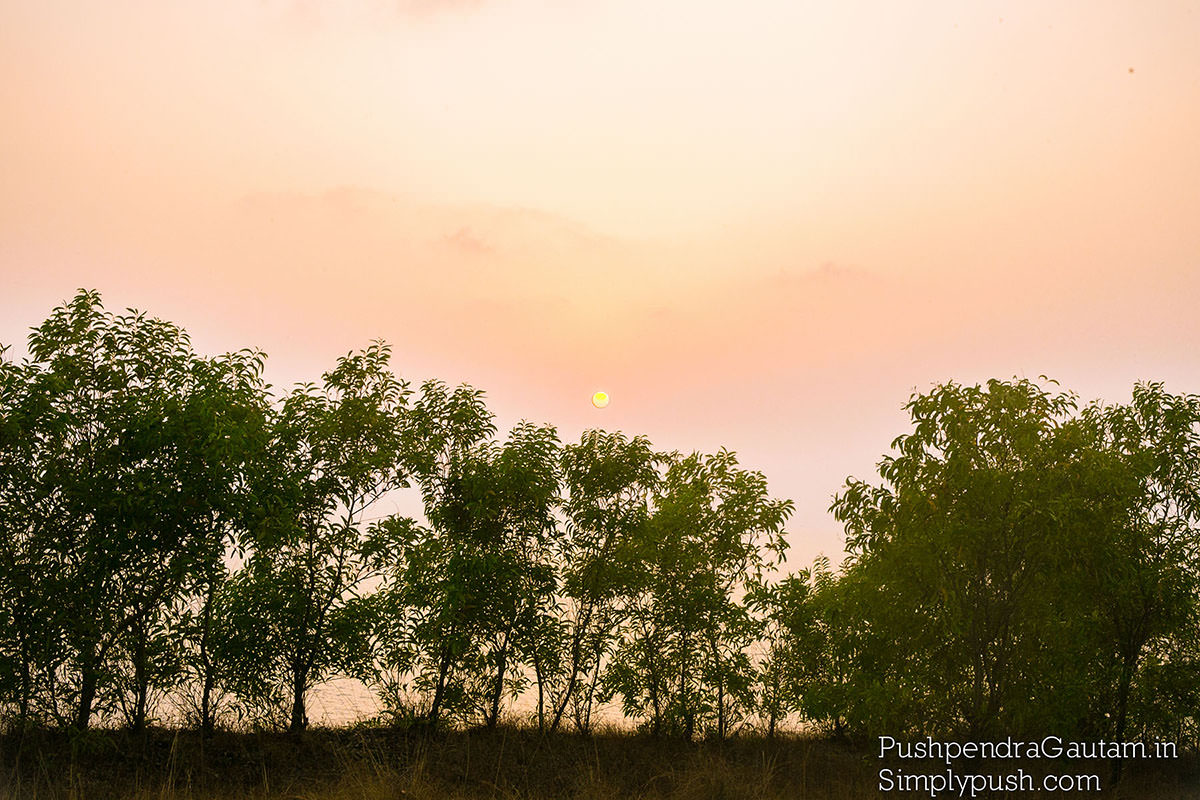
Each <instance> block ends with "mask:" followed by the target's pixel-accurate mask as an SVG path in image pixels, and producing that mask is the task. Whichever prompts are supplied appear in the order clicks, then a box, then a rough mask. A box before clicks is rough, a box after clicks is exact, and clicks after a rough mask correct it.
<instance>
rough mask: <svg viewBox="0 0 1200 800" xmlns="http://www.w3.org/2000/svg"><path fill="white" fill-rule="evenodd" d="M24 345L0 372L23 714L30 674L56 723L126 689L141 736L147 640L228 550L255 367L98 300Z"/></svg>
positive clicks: (256, 362)
mask: <svg viewBox="0 0 1200 800" xmlns="http://www.w3.org/2000/svg"><path fill="white" fill-rule="evenodd" d="M29 350H30V354H31V358H30V360H29V361H28V362H27V363H26V364H25V365H24V366H23V367H22V368H21V369H19V370H15V371H14V369H13V368H11V367H10V368H8V369H6V370H5V372H6V376H5V383H6V394H7V397H6V400H5V408H4V414H5V420H4V425H3V427H4V430H5V431H6V433H5V436H6V438H10V439H12V440H13V441H15V442H17V444H16V446H15V447H14V448H12V449H11V450H9V448H7V447H6V448H5V449H6V451H8V452H10V453H11V454H13V455H15V456H16V457H17V458H18V459H19V460H20V463H21V464H22V469H24V470H25V471H24V472H23V473H22V474H21V475H16V474H15V473H14V472H12V471H8V472H7V474H6V476H5V482H6V484H7V488H6V489H5V492H6V493H7V494H9V496H10V497H13V498H14V499H15V500H16V501H17V502H16V505H17V507H19V508H20V510H19V511H17V512H15V514H14V516H13V517H12V518H11V522H12V524H14V528H13V529H11V530H10V531H7V532H6V533H7V534H8V535H7V536H6V538H7V539H8V540H9V542H10V543H11V544H10V545H8V548H7V551H6V555H9V556H10V557H11V560H10V561H9V563H8V566H7V571H8V572H9V574H10V575H14V576H16V580H15V582H14V583H13V584H11V586H12V587H13V591H12V592H10V593H6V594H9V595H10V596H12V597H13V599H14V604H10V605H9V608H8V610H7V615H8V616H11V617H12V618H13V621H14V623H15V629H16V630H18V631H19V633H18V634H17V637H18V639H19V640H20V643H19V644H18V652H19V653H20V652H21V651H22V650H24V651H25V652H24V653H23V654H20V655H18V657H17V659H16V661H17V662H18V665H19V668H18V671H19V672H20V673H21V678H20V679H19V682H20V683H21V684H22V688H21V690H20V694H21V697H22V700H21V701H20V704H21V706H22V714H24V713H26V712H27V709H28V702H29V699H30V697H31V694H32V693H33V682H34V676H33V675H32V674H31V672H32V670H30V669H29V667H33V666H35V665H36V666H38V667H40V670H41V671H42V672H43V675H42V684H41V694H42V705H43V706H44V707H45V708H46V709H47V710H48V714H49V715H50V716H51V717H54V718H58V719H64V718H66V717H67V713H66V707H67V706H68V705H71V706H73V707H74V710H73V712H72V713H70V718H71V721H72V722H73V723H74V724H75V725H76V726H77V727H80V728H84V727H87V726H88V724H89V722H90V721H91V718H92V716H93V713H94V711H95V710H96V709H97V707H99V708H101V709H104V710H108V709H111V708H112V707H114V706H115V705H117V704H118V702H119V701H120V700H121V699H122V697H123V695H122V693H121V686H122V684H124V686H125V688H127V689H128V691H129V694H130V695H131V697H129V698H127V699H128V700H129V702H127V703H125V706H126V708H127V709H128V710H129V714H128V716H129V719H130V722H131V723H132V724H133V726H134V727H135V728H140V727H142V726H143V725H144V724H145V721H146V713H147V707H146V706H147V698H148V696H149V692H150V685H151V683H152V682H153V681H154V679H155V676H154V674H153V672H154V671H153V670H152V668H151V649H152V648H151V646H150V640H149V636H148V634H149V632H150V631H151V630H152V629H158V628H159V627H161V626H163V625H167V624H169V622H168V621H169V620H170V619H171V618H172V615H173V613H174V609H176V608H178V604H179V600H180V598H181V596H183V595H184V594H186V592H187V591H188V590H189V588H190V586H191V580H192V576H194V575H195V574H197V573H198V572H200V571H202V569H203V566H204V565H205V564H209V563H212V562H213V561H214V560H216V559H219V558H220V556H221V555H222V554H223V552H224V545H225V541H226V530H227V529H226V525H225V522H224V521H225V520H226V519H227V518H229V517H230V516H231V515H232V513H233V512H232V509H233V508H234V506H235V505H236V504H237V502H238V500H239V498H240V493H239V491H238V487H239V483H240V481H241V479H242V477H243V476H244V474H245V472H246V470H247V468H248V464H247V459H246V453H245V452H244V450H243V449H242V448H241V446H240V444H241V442H242V441H243V439H244V435H243V431H244V430H245V429H246V428H248V427H253V426H254V425H256V424H258V423H259V422H261V415H260V411H261V398H262V393H263V390H264V387H263V385H262V383H261V377H260V376H261V368H262V357H261V355H260V354H258V353H255V352H250V351H243V352H241V353H235V354H228V355H225V356H222V357H219V358H215V359H204V358H200V357H198V356H196V355H195V354H194V353H193V351H192V349H191V346H190V343H189V341H188V338H187V335H186V334H185V333H184V332H183V331H182V330H181V329H179V328H177V327H176V326H174V325H172V324H170V323H167V322H163V321H161V320H157V319H153V318H149V317H147V316H145V315H144V314H140V313H137V312H133V311H131V312H130V313H129V314H127V315H121V316H117V315H113V314H111V313H109V312H106V311H104V309H103V307H102V305H101V301H100V296H99V295H98V294H96V293H95V292H80V293H79V294H78V295H77V296H76V297H75V298H74V300H72V301H71V302H70V303H69V304H68V305H66V306H63V307H60V308H57V309H55V310H54V311H53V313H52V314H51V316H50V318H49V319H47V320H46V321H45V322H44V323H43V324H42V325H41V326H39V327H38V328H36V329H35V330H34V331H33V332H32V333H31V335H30V337H29ZM14 386H15V388H14ZM22 476H23V477H22ZM31 614H32V615H36V617H37V620H36V621H33V620H30V619H27V617H29V615H31ZM123 674H124V675H127V676H128V680H125V681H119V680H118V677H119V676H120V675H123Z"/></svg>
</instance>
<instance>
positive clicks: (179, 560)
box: [0, 291, 1200, 741]
mask: <svg viewBox="0 0 1200 800" xmlns="http://www.w3.org/2000/svg"><path fill="white" fill-rule="evenodd" d="M263 364H264V356H263V354H262V353H260V352H257V351H252V350H244V351H240V352H237V353H230V354H225V355H222V356H217V357H204V356H201V355H199V354H197V353H196V352H195V351H194V350H193V348H192V346H191V344H190V342H189V340H188V337H187V334H186V333H185V332H184V331H183V330H181V329H180V328H178V327H176V326H175V325H172V324H171V323H168V322H164V321H161V320H157V319H154V318H151V317H148V316H146V315H145V314H142V313H137V312H133V311H130V312H128V313H126V314H121V315H118V314H113V313H111V312H108V311H106V310H105V309H104V308H103V305H102V303H101V299H100V297H99V295H98V294H96V293H95V292H87V291H81V292H80V293H79V294H78V295H76V296H75V297H74V299H72V300H71V301H70V302H69V303H67V304H65V305H64V306H62V307H60V308H57V309H55V310H54V311H53V312H52V313H51V315H50V317H49V318H48V319H47V320H46V321H45V322H44V323H42V324H41V325H40V326H38V327H37V328H35V329H34V330H33V331H32V333H31V334H30V336H29V357H28V358H26V359H24V360H22V361H21V362H16V361H13V360H11V359H7V358H0V725H4V726H6V727H9V728H22V727H25V726H32V725H58V726H66V727H74V728H77V729H82V728H86V727H88V726H89V725H92V724H95V723H96V722H97V721H103V722H104V723H106V724H108V723H113V722H117V723H121V724H126V725H128V726H129V727H131V728H132V729H134V730H142V729H144V728H145V727H146V726H147V725H148V724H151V723H153V722H155V721H158V719H159V718H158V715H159V714H161V713H163V712H162V709H164V708H165V707H166V706H165V705H164V701H167V702H168V703H169V704H170V706H171V707H172V708H175V709H181V710H182V711H183V714H184V719H185V724H188V725H193V726H195V727H198V728H200V729H201V730H204V731H208V732H211V731H212V730H213V729H214V727H215V726H217V725H219V724H222V723H223V722H230V721H233V720H241V723H242V724H250V725H262V726H270V727H277V728H287V729H289V730H292V731H301V730H303V729H304V728H305V727H306V726H307V725H308V723H309V717H308V708H307V705H306V704H307V701H308V700H309V698H310V696H311V693H312V691H313V689H314V688H316V687H318V686H320V685H321V684H322V683H324V682H326V681H328V680H330V679H331V678H334V677H337V676H349V677H354V678H357V679H360V680H362V681H363V682H364V683H365V684H366V685H367V686H368V687H370V688H371V690H372V691H374V693H375V694H376V695H377V697H378V698H379V700H380V706H381V708H382V709H383V711H382V714H383V715H384V717H385V718H388V719H390V720H391V721H393V722H395V723H397V724H407V725H425V726H437V725H448V724H472V725H474V724H479V725H486V726H495V725H497V724H498V723H499V722H500V721H501V719H502V718H503V717H505V715H509V714H512V713H515V712H514V704H515V703H516V702H517V700H518V699H521V703H520V707H521V708H522V709H524V711H523V712H522V713H524V714H525V715H526V716H527V718H528V719H529V720H530V722H531V723H533V724H535V725H536V726H537V727H538V728H539V729H541V730H543V731H547V732H549V731H555V730H560V729H566V728H570V729H573V730H577V731H581V732H588V731H590V730H592V729H593V727H594V725H595V724H596V715H597V709H598V708H600V707H601V706H602V705H604V704H609V703H616V704H619V706H620V708H621V709H622V711H623V713H624V715H625V716H626V718H627V719H629V720H630V721H631V722H633V723H634V724H636V725H637V726H639V727H640V728H642V729H644V730H646V731H649V732H652V733H655V734H660V735H673V736H683V737H688V738H691V737H695V736H712V737H727V736H731V735H736V734H738V733H739V732H742V731H745V730H747V729H761V730H763V731H765V732H766V733H768V734H770V735H773V734H774V733H775V731H776V729H777V728H778V726H780V725H781V724H783V723H784V722H785V721H791V722H795V721H797V720H800V721H803V722H804V723H806V724H809V725H815V726H818V727H820V728H822V729H824V730H827V731H829V732H831V733H835V734H838V735H844V736H852V737H853V736H868V735H875V734H879V733H886V734H889V735H894V736H895V735H899V734H904V733H920V734H930V735H933V734H948V733H969V734H970V735H972V736H976V737H987V736H1002V735H1019V734H1021V733H1033V734H1037V733H1041V734H1045V733H1048V732H1053V733H1056V734H1060V735H1077V736H1094V737H1100V736H1105V737H1109V738H1116V739H1122V738H1133V737H1138V736H1159V737H1171V738H1174V739H1175V740H1177V741H1195V737H1196V733H1197V722H1198V720H1200V536H1198V535H1197V531H1198V530H1200V525H1198V523H1200V458H1198V456H1200V398H1198V397H1196V396H1194V395H1172V394H1168V393H1167V392H1165V390H1164V389H1163V387H1162V386H1161V385H1158V384H1139V385H1138V386H1137V387H1135V389H1134V394H1133V400H1132V402H1131V403H1130V404H1128V405H1104V404H1100V403H1093V404H1089V405H1086V406H1082V407H1081V406H1080V405H1079V403H1078V401H1077V400H1076V398H1075V397H1074V395H1072V394H1070V393H1064V392H1058V391H1057V389H1056V388H1053V384H1052V382H1048V381H1043V382H1042V383H1035V382H1031V381H1027V380H1024V379H1021V380H1012V381H990V382H988V384H987V385H986V386H974V387H968V386H961V385H958V384H954V383H948V384H945V385H942V386H938V387H936V388H935V389H933V390H932V391H930V392H929V393H926V394H920V395H914V396H913V397H912V398H911V399H910V401H909V403H908V405H907V409H908V411H909V412H910V415H911V417H912V422H913V429H912V431H911V432H910V433H908V434H905V435H902V436H900V437H899V438H897V439H896V440H895V441H894V442H893V443H892V454H890V455H887V456H885V457H884V458H883V460H882V461H881V462H880V465H879V478H880V483H878V484H874V483H869V482H866V481H860V480H855V479H850V480H848V481H847V483H846V485H845V487H844V488H843V490H842V491H841V492H840V493H839V494H838V495H837V496H836V498H835V499H834V502H833V505H832V508H831V510H832V512H833V514H834V516H835V517H836V518H837V519H838V520H839V521H841V522H842V523H843V524H844V525H845V529H846V536H847V539H846V542H847V544H846V549H847V551H848V553H849V556H848V558H847V559H846V560H845V561H844V563H842V564H841V565H839V567H838V568H836V569H834V568H833V567H832V566H831V565H830V563H829V562H828V560H826V559H819V560H818V561H817V562H816V563H815V564H813V565H812V566H811V567H809V568H807V569H802V570H799V571H797V572H793V573H791V574H786V573H785V567H786V564H785V560H784V558H785V552H786V547H787V542H786V538H785V531H784V528H785V525H786V522H787V520H788V519H789V517H790V515H791V513H792V511H793V506H792V503H791V502H790V501H787V500H779V499H775V498H772V497H771V496H770V493H769V491H768V488H767V482H766V479H765V477H764V476H763V475H762V474H761V473H758V472H755V471H752V470H747V469H744V468H742V467H741V466H740V465H739V464H738V461H737V459H736V457H735V456H734V454H733V453H731V452H729V451H726V450H722V451H720V452H718V453H715V454H702V453H691V454H682V453H679V452H670V453H664V452H659V451H657V450H655V449H654V448H653V446H652V445H651V444H650V442H649V441H648V440H647V439H646V438H645V437H641V436H633V437H629V436H626V435H624V434H621V433H610V432H605V431H599V430H593V431H588V432H586V433H584V434H583V435H582V437H581V438H580V439H579V441H578V442H571V443H564V442H561V441H560V440H559V438H558V435H557V433H556V431H555V429H554V428H553V427H551V426H548V425H535V424H531V423H527V422H522V423H521V424H519V425H517V426H516V427H515V428H513V429H512V430H511V431H509V432H508V433H507V435H505V436H503V437H502V436H500V435H499V432H498V431H497V428H496V425H495V422H494V418H493V416H492V414H491V413H490V412H489V410H488V409H487V406H486V404H485V402H484V398H483V394H482V392H480V391H478V390H476V389H473V388H471V387H469V386H465V385H464V386H459V387H457V388H451V387H448V386H446V385H445V384H443V383H441V382H439V381H433V380H431V381H427V382H425V383H423V384H422V385H421V386H420V387H419V388H417V389H414V388H413V387H411V386H410V385H409V384H408V383H407V382H406V381H404V380H402V379H400V378H398V377H397V376H396V375H395V374H394V373H393V372H392V369H391V365H390V351H389V349H388V347H387V346H386V345H385V344H383V343H381V342H376V343H372V344H371V345H370V346H368V347H367V348H365V349H363V350H361V351H357V352H352V353H349V354H348V355H346V356H344V357H342V358H340V359H338V361H337V363H336V364H335V365H334V366H333V368H332V369H331V370H330V371H328V372H326V373H325V374H324V375H323V376H322V377H321V379H320V381H319V382H315V383H310V384H302V385H298V386H296V387H294V388H293V389H291V390H290V391H289V392H287V393H284V394H282V395H280V396H276V395H275V394H274V393H273V392H272V391H271V388H270V387H269V386H268V385H267V384H266V383H265V381H264V378H263ZM1042 384H1048V385H1049V386H1050V387H1051V388H1047V387H1045V386H1043V385H1042ZM404 489H410V490H411V489H415V490H417V491H419V492H420V495H421V498H422V502H423V507H424V515H423V518H422V519H412V518H408V517H404V516H401V515H398V514H396V515H388V516H382V517H376V516H374V512H375V509H377V508H378V506H379V503H378V502H377V501H379V500H381V499H382V498H385V497H386V496H388V494H389V493H391V492H394V491H398V490H404Z"/></svg>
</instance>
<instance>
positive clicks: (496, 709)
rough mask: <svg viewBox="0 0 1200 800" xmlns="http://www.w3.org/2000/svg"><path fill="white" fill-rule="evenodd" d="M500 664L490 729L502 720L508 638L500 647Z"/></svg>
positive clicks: (492, 703) (493, 688)
mask: <svg viewBox="0 0 1200 800" xmlns="http://www.w3.org/2000/svg"><path fill="white" fill-rule="evenodd" d="M499 661H500V663H499V664H498V665H497V666H496V684H495V686H493V687H492V699H491V709H490V711H489V713H488V716H487V726H488V728H489V729H491V728H495V727H496V723H497V721H499V719H500V698H501V697H502V696H503V695H504V672H505V669H506V668H507V666H508V636H507V635H505V637H504V644H503V645H501V647H500V658H499Z"/></svg>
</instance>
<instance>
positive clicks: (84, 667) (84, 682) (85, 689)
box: [75, 645, 98, 730]
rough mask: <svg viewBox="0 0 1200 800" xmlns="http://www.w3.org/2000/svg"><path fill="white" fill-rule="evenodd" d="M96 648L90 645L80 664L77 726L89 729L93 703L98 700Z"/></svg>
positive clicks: (80, 728)
mask: <svg viewBox="0 0 1200 800" xmlns="http://www.w3.org/2000/svg"><path fill="white" fill-rule="evenodd" d="M94 653H95V649H94V647H93V646H92V645H88V652H86V653H85V655H84V656H83V657H82V658H81V659H80V664H79V676H80V686H79V706H78V709H77V711H76V713H75V727H76V728H78V729H79V730H87V727H88V724H89V723H90V722H91V719H92V704H93V703H94V702H95V701H96V682H97V679H98V676H97V675H96V656H95V655H94Z"/></svg>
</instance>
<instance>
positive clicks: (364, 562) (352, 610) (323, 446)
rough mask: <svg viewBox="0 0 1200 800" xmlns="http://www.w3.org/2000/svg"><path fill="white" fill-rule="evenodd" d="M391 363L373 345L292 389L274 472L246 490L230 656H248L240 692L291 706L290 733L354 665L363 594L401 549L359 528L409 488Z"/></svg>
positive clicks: (273, 454) (276, 423)
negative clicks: (316, 694) (326, 685)
mask: <svg viewBox="0 0 1200 800" xmlns="http://www.w3.org/2000/svg"><path fill="white" fill-rule="evenodd" d="M389 360H390V350H389V348H388V347H387V345H386V344H384V343H382V342H376V343H374V344H372V345H371V346H369V347H368V348H366V349H365V350H362V351H359V352H354V353H350V354H348V355H346V356H343V357H342V358H340V359H338V362H337V365H336V366H335V367H334V368H333V369H332V370H331V371H329V372H327V373H325V375H324V376H323V380H322V384H321V385H320V386H317V385H314V384H304V385H300V386H297V387H296V388H295V389H294V390H293V391H292V392H291V393H290V394H289V395H288V396H287V397H286V398H284V400H283V403H282V406H281V408H279V410H278V412H277V413H275V414H274V415H273V417H272V420H271V433H272V437H271V442H270V445H269V448H268V462H267V463H268V464H269V465H270V467H269V468H264V471H263V472H262V474H260V475H259V476H258V477H257V479H256V481H255V483H254V484H253V491H254V493H255V501H256V513H257V515H258V519H257V522H256V523H255V528H254V531H253V540H252V547H253V551H252V552H251V553H250V554H249V557H248V560H247V562H246V564H245V566H244V568H243V570H242V571H241V573H240V574H239V575H238V579H237V580H236V581H234V583H233V584H232V585H231V587H230V590H231V592H232V596H231V597H230V598H229V599H228V602H227V604H226V605H224V606H223V607H224V608H225V609H226V610H227V611H228V613H230V614H231V615H232V616H231V617H230V618H228V619H227V620H225V621H224V623H223V624H224V625H225V626H226V629H227V630H230V631H231V633H230V635H228V636H226V637H224V641H225V653H226V655H227V657H236V655H237V654H238V653H241V654H244V655H247V656H253V657H254V659H253V660H254V663H253V664H247V665H246V667H247V669H248V672H246V673H245V674H244V676H243V678H242V685H243V686H244V687H257V688H258V692H259V694H260V696H261V693H262V692H264V691H265V692H266V697H267V698H268V699H271V698H286V702H287V703H288V704H289V706H290V713H289V715H288V728H289V730H291V731H292V732H298V731H301V730H303V729H304V728H305V727H306V726H307V725H308V714H307V710H306V698H307V695H308V692H309V691H310V690H311V689H312V687H313V686H315V685H316V684H318V683H320V682H322V681H324V680H325V679H327V678H328V677H330V676H331V675H333V674H335V673H337V672H339V671H349V670H350V669H351V667H350V666H349V665H348V664H347V660H348V659H349V658H351V656H352V655H353V654H354V653H355V652H356V650H357V645H356V642H357V640H358V639H359V638H360V637H361V636H362V635H363V632H362V629H361V627H360V626H359V625H358V624H357V623H358V622H360V621H361V618H362V615H361V608H360V606H361V604H362V603H363V602H364V601H363V599H362V597H361V595H362V593H363V592H364V591H366V590H369V589H371V588H372V582H373V580H374V579H375V578H376V577H377V576H378V575H379V574H380V571H381V570H382V568H383V565H384V563H385V562H386V560H387V557H388V556H389V554H390V553H392V552H394V550H395V547H396V545H395V542H393V541H391V540H390V539H389V536H390V535H391V533H392V531H393V530H395V529H394V528H393V527H391V526H384V525H370V526H367V525H365V524H364V523H365V520H364V515H365V513H366V512H367V510H368V509H370V508H371V507H372V505H373V504H374V503H375V502H376V501H378V500H379V499H380V498H381V497H383V496H384V495H385V494H386V493H387V492H389V491H391V490H393V489H397V488H401V487H403V486H405V485H407V473H406V470H405V467H404V466H403V464H404V456H405V453H406V442H407V433H406V430H407V429H406V427H405V426H406V422H405V418H404V412H405V407H406V404H407V396H408V394H409V391H408V388H407V385H406V384H405V383H404V382H403V381H401V380H399V379H397V378H396V377H395V376H394V375H393V374H392V372H391V371H390V369H389ZM231 650H232V653H231V652H230V651H231ZM243 691H246V689H243ZM253 697H254V695H251V699H253Z"/></svg>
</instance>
